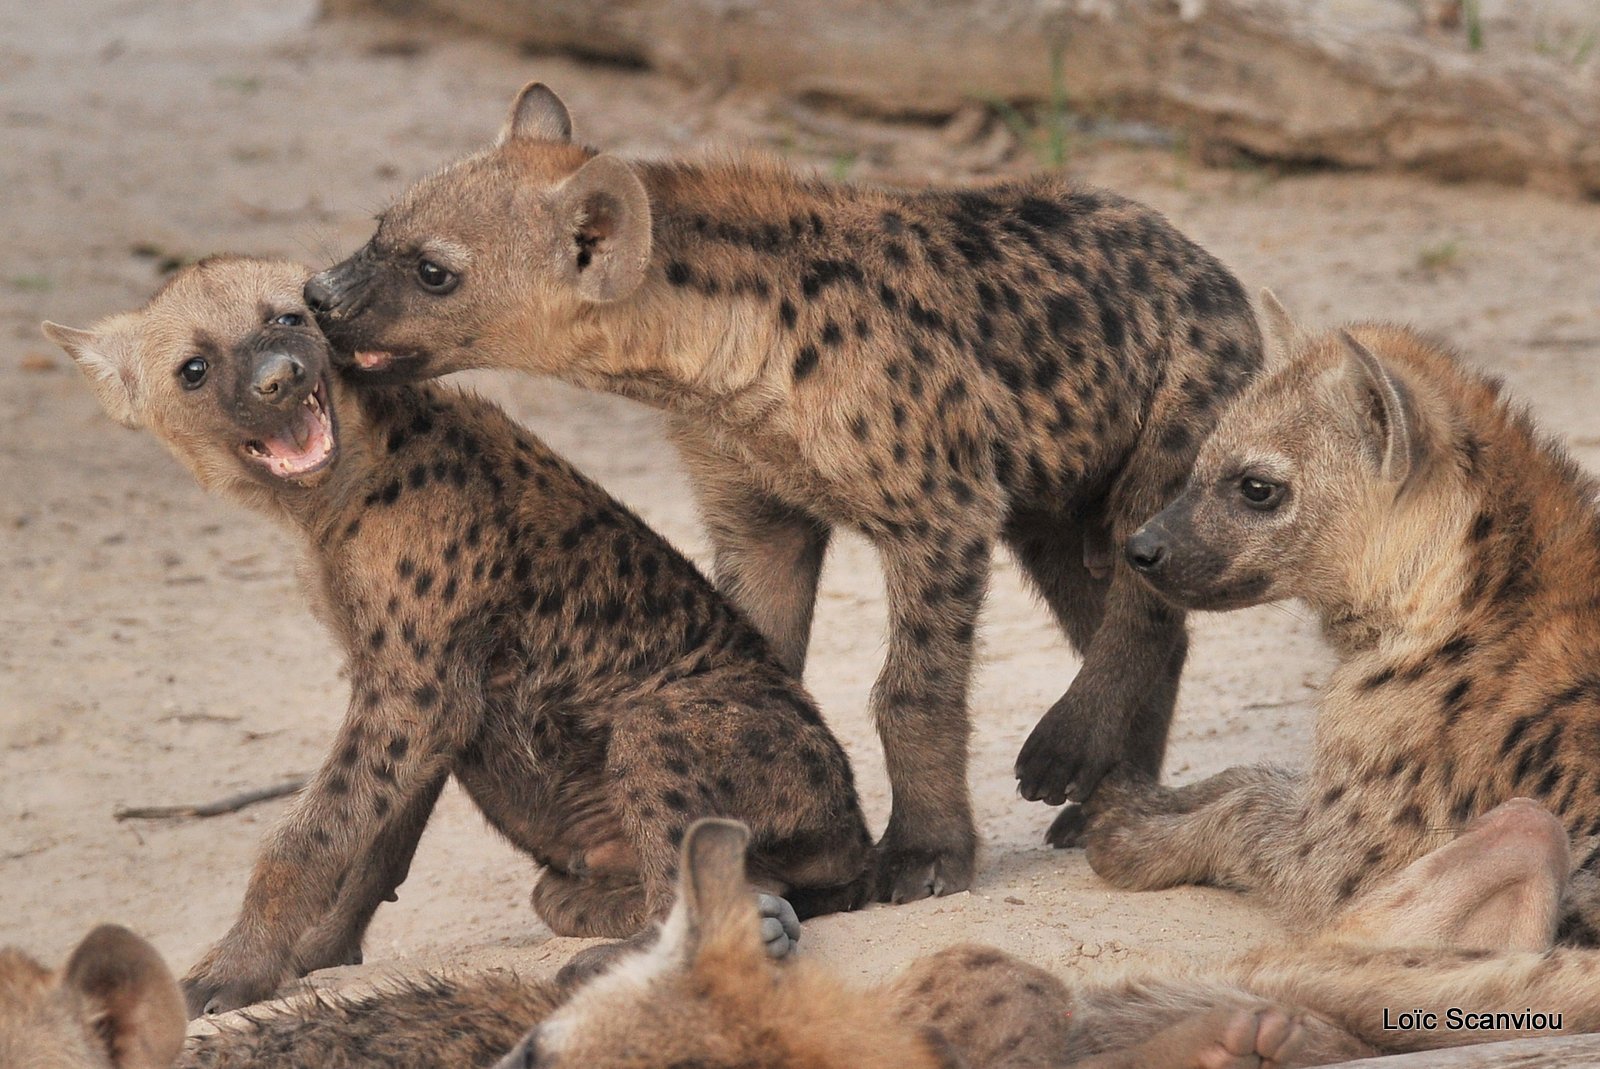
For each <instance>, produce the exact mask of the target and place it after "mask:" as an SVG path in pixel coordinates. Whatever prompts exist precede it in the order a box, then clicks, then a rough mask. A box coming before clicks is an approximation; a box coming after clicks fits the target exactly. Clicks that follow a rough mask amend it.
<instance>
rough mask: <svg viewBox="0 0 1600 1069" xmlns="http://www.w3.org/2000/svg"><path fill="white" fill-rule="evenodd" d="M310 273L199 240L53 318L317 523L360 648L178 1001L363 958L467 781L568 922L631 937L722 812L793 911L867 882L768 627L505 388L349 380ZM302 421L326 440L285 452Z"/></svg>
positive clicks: (152, 420)
mask: <svg viewBox="0 0 1600 1069" xmlns="http://www.w3.org/2000/svg"><path fill="white" fill-rule="evenodd" d="M307 277H309V271H307V270H306V269H305V268H303V267H300V266H298V265H295V264H286V263H280V262H269V261H257V260H247V259H240V258H223V259H213V260H207V261H204V262H202V263H200V264H198V265H195V266H194V267H192V268H189V269H186V270H185V271H183V272H181V273H180V274H179V275H177V276H176V277H175V278H174V279H173V280H172V281H171V282H169V283H168V285H167V286H166V287H164V288H163V289H162V290H161V292H159V293H158V294H157V295H156V296H155V297H154V298H153V299H152V301H151V302H150V304H149V305H148V306H147V307H146V308H145V309H144V310H142V311H141V312H139V313H137V314H134V315H131V316H119V317H115V318H113V319H112V320H109V321H108V322H107V323H105V324H102V325H100V326H99V327H98V328H97V329H96V330H94V331H87V332H84V331H77V332H67V331H64V330H62V329H61V328H51V330H52V334H53V336H56V337H57V338H58V340H61V341H62V342H63V344H64V345H67V346H68V349H69V352H72V354H73V356H74V358H75V359H77V360H78V361H79V363H80V364H82V365H83V366H84V369H85V371H86V372H89V374H90V375H91V379H92V382H93V383H94V384H95V385H96V388H97V390H98V391H99V392H100V393H101V399H102V401H103V402H104V403H106V404H107V406H108V409H110V410H113V411H118V412H124V413H126V414H131V416H132V417H133V419H132V422H136V423H140V424H143V425H147V426H148V427H149V428H150V429H151V430H152V432H153V433H155V434H156V435H157V436H158V437H159V438H160V439H161V440H162V441H163V442H164V443H165V444H166V445H167V447H168V448H170V449H171V450H172V451H173V452H174V453H175V454H177V455H178V456H179V458H180V459H182V460H183V462H184V463H185V464H186V465H188V466H189V467H190V469H191V470H193V471H194V472H195V474H196V476H197V477H198V478H199V479H200V481H201V482H202V484H204V485H206V486H208V487H210V488H213V489H217V490H221V491H224V492H227V493H229V494H230V495H232V496H234V497H236V498H240V499H242V500H243V501H245V502H246V503H248V504H250V505H252V506H254V507H256V508H259V509H261V510H263V511H266V512H267V513H269V514H270V515H273V516H275V517H277V518H279V519H281V520H283V521H285V522H286V523H287V524H288V525H289V526H290V527H291V529H292V530H293V531H294V532H295V534H296V535H298V536H299V537H300V538H301V539H303V541H304V545H305V550H306V559H307V566H306V568H305V571H306V573H307V576H308V578H309V580H310V585H311V588H312V597H313V601H314V603H315V604H316V605H317V607H318V611H319V614H320V615H321V616H322V617H323V620H324V622H325V623H326V624H327V625H328V627H329V630H330V631H331V632H332V634H333V636H334V637H335V639H336V640H337V641H338V642H339V643H340V645H341V646H342V647H343V648H344V650H345V652H346V654H347V655H348V657H349V676H350V682H351V699H350V705H349V708H348V710H347V712H346V715H345V718H344V721H343V723H342V724H341V725H340V727H339V730H338V733H337V735H336V737H335V739H334V741H333V745H332V747H331V749H330V752H329V754H328V756H327V758H326V760H325V761H324V763H323V766H322V767H321V769H320V770H319V771H318V772H317V774H316V775H315V776H314V777H313V778H312V780H311V783H310V784H309V785H308V787H307V789H306V790H305V791H304V792H302V793H301V794H300V795H299V796H297V798H296V799H295V801H294V803H293V805H292V807H291V809H290V811H289V812H288V813H287V814H286V816H285V817H284V819H283V820H282V821H281V822H280V823H279V824H278V825H277V827H275V828H274V829H273V831H272V832H271V833H270V835H269V836H268V837H267V839H266V841H265V842H264V844H263V846H262V849H261V853H260V855H259V856H258V858H257V861H256V864H255V868H254V870H253V872H252V874H251V879H250V883H249V886H248V888H247V890H246V892H245V900H244V905H243V907H242V909H241V911H240V915H239V918H238V920H237V921H236V922H235V924H234V925H233V927H232V928H231V929H230V930H229V932H228V933H227V934H226V935H225V936H224V937H223V939H222V940H220V941H219V942H218V943H217V944H216V945H215V946H214V947H213V948H212V949H211V950H210V951H209V952H208V953H207V954H206V956H205V957H204V958H203V959H202V960H201V961H200V962H199V963H198V964H197V965H195V967H194V968H193V969H192V970H191V971H190V973H189V975H188V977H186V979H185V981H184V985H185V989H186V994H187V996H188V998H189V1001H190V1009H191V1012H194V1013H199V1012H202V1011H203V1010H207V1009H210V1010H223V1009H230V1008H234V1007H237V1006H240V1005H245V1004H248V1003H250V1002H253V1001H257V1000H259V999H262V998H265V997H267V996H268V995H270V994H271V993H272V992H273V990H274V989H275V988H276V987H277V986H278V984H280V983H281V982H282V981H284V980H286V979H289V978H291V977H293V976H296V975H301V974H304V973H306V972H308V971H311V970H315V969H320V968H325V967H328V966H331V965H339V964H344V963H347V962H351V961H359V960H360V958H361V942H362V938H363V935H364V933H365V930H366V927H367V924H368V923H369V921H370V920H371V918H372V916H373V913H374V911H375V910H376V909H377V908H378V906H379V904H381V903H382V902H384V901H385V900H389V899H392V897H393V895H394V892H395V890H396V888H398V887H399V886H400V884H401V883H402V882H403V881H404V880H405V878H406V875H407V872H408V870H409V867H410V864H411V858H412V855H413V853H414V851H415V849H416V845H417V841H418V839H419V838H420V836H421V835H422V831H423V829H424V827H425V826H426V824H427V822H428V819H429V816H430V815H431V812H432V810H433V806H434V803H435V801H436V800H437V799H438V797H439V792H440V791H441V790H442V788H443V786H444V783H445V781H446V779H448V778H449V777H451V776H455V777H456V778H457V779H458V780H459V782H460V783H461V785H462V786H463V788H464V789H465V790H466V791H467V793H468V794H469V795H470V796H471V797H472V798H473V800H474V801H475V802H476V803H477V804H478V806H479V808H480V809H481V810H482V812H483V813H484V815H485V816H486V817H487V818H488V819H489V821H490V822H491V823H492V824H493V826H494V827H495V828H496V829H497V830H499V831H500V832H501V833H503V834H504V835H505V836H506V837H507V838H508V839H509V840H510V841H511V842H512V843H513V844H514V845H516V846H517V847H519V848H520V849H522V850H524V851H525V852H527V853H528V854H530V855H531V856H532V857H533V858H534V859H535V860H536V861H537V862H538V863H539V864H540V865H541V866H542V867H543V871H542V873H541V875H540V878H539V882H538V884H537V885H536V887H535V889H534V893H533V904H534V908H535V909H536V911H537V912H538V914H539V915H540V917H541V918H543V919H544V920H545V922H546V923H547V924H549V926H550V927H551V928H552V929H553V930H555V931H557V932H559V933H561V934H565V935H607V936H624V935H628V934H629V933H632V932H636V931H639V930H641V929H644V928H646V927H648V926H649V924H650V922H651V921H652V920H653V919H654V918H656V917H659V916H661V915H663V914H664V913H665V912H666V911H667V910H668V909H669V908H670V906H671V901H672V887H673V882H672V881H673V867H674V865H675V863H676V854H677V852H676V845H677V841H678V839H679V838H680V837H681V836H682V835H683V832H684V829H686V828H687V827H688V825H689V823H690V822H691V821H693V820H694V819H695V818H697V817H700V816H705V815H726V816H732V817H737V818H739V819H741V820H743V821H745V822H747V823H748V824H749V826H750V827H751V828H753V829H754V831H755V838H754V840H753V842H752V844H751V854H752V858H751V860H752V877H753V880H754V882H755V885H756V886H757V887H758V888H759V889H761V890H763V891H770V892H773V893H775V894H785V895H787V896H788V897H789V899H790V901H791V902H793V904H794V908H795V910H796V911H798V912H799V914H800V915H801V916H802V917H804V916H808V915H815V914H816V913H820V912H827V911H830V910H836V909H851V908H854V907H855V906H857V905H860V904H861V903H862V902H864V901H865V899H866V897H867V895H868V893H869V892H870V889H871V875H872V873H871V861H872V857H871V840H870V837H869V835H868V833H867V829H866V824H865V821H864V819H863V817H862V815H861V811H860V808H859V805H858V804H857V801H856V797H855V791H854V786H853V782H852V776H851V771H850V767H849V763H848V761H847V760H846V758H845V755H844V752H843V750H842V749H841V748H840V747H839V745H838V743H837V741H836V740H835V739H834V738H833V736H832V735H831V734H830V733H829V731H828V729H827V726H826V725H825V724H824V723H823V721H822V719H821V716H820V715H819V714H818V712H817V710H816V707H815V705H814V704H813V703H812V701H811V699H810V697H809V695H807V694H806V693H805V690H804V688H802V687H801V686H800V684H799V683H798V682H797V681H796V680H795V679H794V678H793V677H792V676H790V675H789V674H788V673H787V672H786V671H785V670H784V669H783V666H782V665H781V664H780V663H779V662H778V660H777V658H776V657H775V656H774V655H773V654H772V653H771V652H770V650H769V649H768V648H767V645H766V643H765V641H764V640H763V639H762V637H761V636H760V634H759V633H758V632H757V631H756V630H755V629H754V628H753V627H751V626H750V625H749V624H748V623H747V622H746V621H745V620H743V619H742V618H741V617H740V616H739V615H738V613H737V612H736V611H735V610H734V609H733V608H732V606H731V605H729V604H728V603H727V601H726V600H725V599H723V598H722V597H721V596H720V595H719V594H718V593H717V592H716V591H715V590H714V589H713V588H712V587H711V585H710V584H709V583H708V582H707V581H706V580H705V578H704V577H703V576H701V575H700V574H699V572H697V571H696V570H695V569H694V567H693V565H692V564H690V563H689V562H688V561H687V560H685V559H684V558H683V557H682V556H681V555H680V554H678V553H677V552H676V551H675V550H674V549H673V548H672V547H671V546H669V545H668V544H667V543H666V542H665V541H664V540H662V539H661V538H660V536H658V535H656V534H655V533H654V532H653V531H651V530H650V529H649V528H648V527H646V526H645V525H644V524H643V523H642V522H641V521H640V520H639V519H638V518H637V517H636V516H633V515H632V514H631V513H629V512H628V511H627V510H626V509H624V508H623V507H622V506H621V505H620V504H618V503H617V502H615V501H614V500H612V499H611V498H610V497H608V496H607V495H606V494H605V492H604V491H603V490H601V489H600V488H599V487H597V486H595V485H594V484H593V483H591V482H589V481H588V480H587V479H585V478H584V477H583V476H582V474H581V473H579V472H577V471H576V470H574V469H573V468H572V467H571V466H570V465H568V464H567V463H566V462H565V461H563V460H562V459H561V458H560V457H558V456H556V455H555V454H554V453H552V452H551V451H550V450H549V449H548V448H547V447H546V446H545V445H544V443H542V442H541V441H539V440H538V439H537V438H535V437H533V436H532V435H531V434H528V433H527V432H525V431H523V430H522V429H521V428H520V427H518V426H516V425H515V424H514V423H513V422H512V421H511V420H510V419H509V418H508V417H507V416H506V415H505V414H504V413H503V412H501V411H500V410H499V409H497V408H495V407H494V406H492V405H490V404H489V403H487V402H485V401H483V400H481V399H478V398H476V397H472V396H470V395H466V394H463V393H460V392H457V391H454V390H449V389H441V388H437V387H433V386H427V385H424V386H415V387H397V388H387V389H372V390H364V391H357V390H352V389H349V388H347V387H346V386H345V384H344V383H343V382H342V381H341V380H340V379H339V378H338V377H337V376H335V375H333V374H332V373H331V372H330V370H329V368H328V352H327V344H326V341H325V340H324V339H323V337H322V335H321V333H320V332H319V331H318V330H317V328H316V326H315V325H314V324H313V323H312V322H310V319H309V315H308V314H307V313H306V310H305V308H304V305H303V304H302V303H301V298H300V288H301V286H302V284H303V283H304V281H305V279H306V278H307ZM197 354H198V355H197ZM200 357H203V359H204V360H205V361H207V362H208V363H207V368H208V370H207V371H206V372H205V375H204V377H203V378H201V379H200V380H199V381H198V382H197V383H191V384H188V385H187V387H186V384H185V381H184V379H183V375H184V370H185V369H186V368H189V367H190V365H191V363H192V362H193V361H194V360H196V359H198V358H200ZM291 357H292V358H293V359H291ZM130 361H131V362H132V363H131V364H129V363H128V362H130ZM108 366H109V367H110V368H111V369H112V372H113V373H112V375H111V376H110V377H106V376H103V375H101V374H100V372H101V371H102V370H103V369H104V368H106V367H108ZM108 391H109V393H108ZM315 413H321V416H320V417H318V418H321V419H323V420H325V422H326V427H327V431H326V433H325V434H322V435H320V437H319V435H318V434H317V433H313V432H312V431H310V430H308V428H310V427H312V423H308V422H306V421H307V420H310V419H312V416H313V414H315ZM298 432H304V433H303V434H300V436H299V437H296V433H298ZM301 438H304V440H305V441H306V442H311V443H314V442H317V441H323V440H330V441H332V442H334V443H335V446H334V448H333V451H332V452H331V453H328V454H327V456H326V458H325V459H324V460H322V461H319V464H320V466H318V467H310V466H307V467H305V468H304V470H303V471H300V474H298V475H294V476H292V477H291V476H284V475H281V474H278V473H276V471H277V469H275V468H272V467H270V466H269V465H275V464H278V463H280V462H282V461H284V458H285V457H286V456H290V455H291V454H293V456H300V453H298V452H295V450H296V449H300V448H302V447H299V446H296V445H295V444H294V442H298V441H300V440H301ZM291 439H293V442H291ZM269 446H270V449H269V453H270V455H269V456H268V457H267V458H266V459H265V460H263V459H262V458H261V457H260V456H257V455H256V453H258V452H259V451H260V450H261V449H264V448H268V447H269ZM304 448H306V449H309V446H307V447H304ZM306 455H307V456H312V455H320V454H316V453H315V450H312V451H311V452H309V453H307V454H306ZM306 463H307V464H308V465H309V461H307V462H306ZM297 470H299V469H297ZM768 908H769V909H777V908H778V905H777V903H769V906H768Z"/></svg>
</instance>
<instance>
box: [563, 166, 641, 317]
mask: <svg viewBox="0 0 1600 1069" xmlns="http://www.w3.org/2000/svg"><path fill="white" fill-rule="evenodd" d="M557 196H558V198H559V203H558V206H557V214H556V218H557V219H559V220H562V221H563V223H564V225H565V226H566V231H565V237H566V239H567V240H568V241H569V242H570V244H569V245H568V247H567V249H568V255H569V256H570V257H571V259H570V263H571V265H572V270H573V274H574V277H575V278H576V280H577V287H578V293H579V294H580V295H581V296H582V297H583V298H584V300H588V301H596V302H606V301H618V300H621V299H622V298H624V297H627V296H628V295H629V294H631V293H633V291H634V290H636V289H638V288H639V285H640V284H641V283H642V282H644V276H645V270H646V269H647V268H648V267H649V265H650V247H651V240H650V195H649V194H648V193H647V192H645V188H644V183H643V182H641V181H639V176H638V175H636V174H634V173H633V168H631V167H629V166H628V165H627V164H626V163H623V162H622V161H621V160H619V159H618V158H617V157H615V156H604V155H602V156H596V157H595V158H594V159H592V160H590V161H589V162H588V163H586V164H584V165H583V166H582V167H580V168H578V171H577V173H576V174H574V175H573V176H572V177H571V178H569V179H567V180H566V181H565V182H563V183H562V184H561V186H560V188H559V190H558V192H557Z"/></svg>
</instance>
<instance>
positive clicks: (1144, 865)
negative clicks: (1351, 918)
mask: <svg viewBox="0 0 1600 1069" xmlns="http://www.w3.org/2000/svg"><path fill="white" fill-rule="evenodd" d="M1301 782H1302V777H1301V776H1300V775H1299V774H1298V773H1295V772H1290V771H1287V770H1285V769H1279V768H1272V767H1269V766H1264V765H1263V766H1254V767H1252V766H1243V767H1239V768H1233V769H1229V770H1228V771H1226V772H1222V773H1219V774H1218V775H1216V776H1213V777H1211V778H1209V779H1207V780H1202V781H1201V782H1200V783H1197V784H1194V785H1192V786H1189V787H1182V788H1178V789H1176V790H1174V789H1169V788H1164V787H1158V786H1155V785H1153V784H1149V783H1146V782H1145V781H1143V780H1142V779H1134V780H1120V779H1113V780H1110V781H1107V782H1106V783H1105V784H1104V785H1102V786H1101V788H1100V791H1099V793H1097V794H1096V795H1095V797H1094V799H1093V800H1092V801H1091V802H1090V803H1089V806H1088V812H1089V825H1088V830H1087V831H1086V833H1085V835H1084V847H1085V850H1086V851H1087V854H1088V860H1089V865H1090V867H1091V868H1093V869H1094V870H1095V872H1096V873H1098V874H1099V875H1100V877H1101V878H1102V879H1105V880H1108V881H1110V882H1111V883H1114V884H1116V885H1117V886H1118V887H1126V888H1129V889H1131V890H1139V891H1154V890H1160V889H1161V888H1165V887H1176V886H1178V885H1180V884H1188V883H1204V884H1212V885H1215V886H1220V887H1231V888H1233V889H1235V890H1240V891H1248V890H1256V889H1260V888H1262V887H1267V886H1272V884H1271V881H1272V880H1273V879H1274V878H1275V876H1276V875H1277V874H1279V873H1281V872H1284V871H1292V869H1293V866H1292V865H1291V864H1286V861H1287V860H1289V859H1287V858H1286V855H1287V854H1288V853H1289V852H1292V851H1293V850H1294V849H1295V848H1296V846H1297V844H1298V842H1299V840H1298V839H1296V838H1294V837H1293V835H1292V834H1291V833H1290V831H1289V829H1293V828H1295V827H1297V826H1298V825H1297V823H1296V822H1297V821H1298V819H1299V816H1300V813H1301V811H1302V808H1303V806H1302V801H1301V791H1300V785H1301Z"/></svg>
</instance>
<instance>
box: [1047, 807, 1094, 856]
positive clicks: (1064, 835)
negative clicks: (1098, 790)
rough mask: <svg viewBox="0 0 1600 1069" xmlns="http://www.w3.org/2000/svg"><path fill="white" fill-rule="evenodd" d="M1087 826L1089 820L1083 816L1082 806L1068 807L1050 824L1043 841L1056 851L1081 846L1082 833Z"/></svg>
mask: <svg viewBox="0 0 1600 1069" xmlns="http://www.w3.org/2000/svg"><path fill="white" fill-rule="evenodd" d="M1088 826H1089V818H1088V816H1086V815H1085V814H1084V811H1083V806H1081V805H1069V806H1067V807H1066V808H1065V809H1063V810H1062V811H1061V812H1059V813H1057V814H1056V819H1055V820H1053V821H1051V822H1050V830H1049V831H1047V832H1045V833H1044V841H1045V842H1046V843H1048V844H1049V845H1051V846H1053V847H1055V848H1056V849H1057V850H1070V849H1072V848H1073V847H1075V846H1082V845H1083V832H1084V829H1085V828H1087V827H1088Z"/></svg>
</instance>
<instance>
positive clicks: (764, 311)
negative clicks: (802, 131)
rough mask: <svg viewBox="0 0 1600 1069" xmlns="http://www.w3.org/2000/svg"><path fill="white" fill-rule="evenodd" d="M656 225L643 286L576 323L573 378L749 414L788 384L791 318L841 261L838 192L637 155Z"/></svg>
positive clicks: (752, 170) (749, 171)
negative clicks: (836, 230)
mask: <svg viewBox="0 0 1600 1069" xmlns="http://www.w3.org/2000/svg"><path fill="white" fill-rule="evenodd" d="M639 174H640V177H641V179H642V180H643V181H644V183H645V185H646V187H647V188H648V190H649V192H650V198H651V204H652V212H653V234H652V251H651V266H650V272H649V276H648V278H647V280H646V281H645V283H644V285H643V286H642V287H641V289H640V291H639V292H638V293H637V294H635V295H634V296H633V297H631V298H629V299H628V300H625V301H620V302H617V303H616V304H614V305H596V306H591V308H590V309H589V310H588V312H587V321H586V322H585V323H583V324H580V326H579V331H578V333H579V338H580V340H579V348H580V349H581V350H587V351H588V352H590V353H593V354H595V358H593V359H582V360H579V361H577V362H576V363H577V364H579V365H580V366H583V367H584V370H582V371H580V372H578V373H577V374H575V375H573V376H572V377H573V378H574V379H575V380H576V381H578V382H579V384H580V385H584V386H589V387H597V388H600V389H605V390H608V391H610V392H613V393H618V394H622V395H623V396H627V397H631V398H633V399H635V400H639V401H643V402H645V403H647V404H652V405H656V406H658V407H663V408H668V409H672V410H675V411H682V412H689V413H695V414H705V413H708V412H710V413H713V414H715V415H718V416H719V417H722V418H735V419H737V418H740V416H743V417H745V418H749V419H758V418H760V417H761V416H762V415H764V414H766V413H767V412H769V411H770V410H771V408H772V407H773V406H774V405H776V404H777V403H779V402H780V400H781V398H782V397H783V396H784V394H785V393H786V392H787V390H788V384H789V382H790V378H791V375H790V371H791V368H792V366H793V364H794V360H795V353H796V351H797V348H798V346H797V344H796V342H795V339H794V337H793V329H792V327H793V323H794V322H795V318H796V316H797V315H798V314H799V313H798V309H799V308H801V307H803V304H804V302H805V300H806V299H807V294H808V292H809V293H810V294H811V295H812V296H814V295H815V287H816V286H817V282H816V281H815V280H812V281H808V278H807V272H808V270H810V269H811V268H812V267H813V266H814V265H816V264H819V263H821V264H833V263H837V262H839V261H838V260H837V257H838V256H840V255H841V250H839V249H837V248H835V247H834V243H833V236H832V234H831V233H830V226H829V222H828V213H829V210H830V207H831V206H832V204H833V202H835V201H836V200H837V199H838V194H837V193H836V192H833V191H831V190H830V189H829V187H827V186H824V185H821V184H820V183H807V182H804V181H802V180H800V179H798V178H796V177H795V176H793V175H791V174H789V173H788V172H786V171H783V170H781V169H779V168H777V167H775V166H770V165H761V164H741V163H726V164H716V165H707V166H695V165H687V164H680V163H670V164H668V163H662V164H643V165H641V166H640V167H639Z"/></svg>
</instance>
